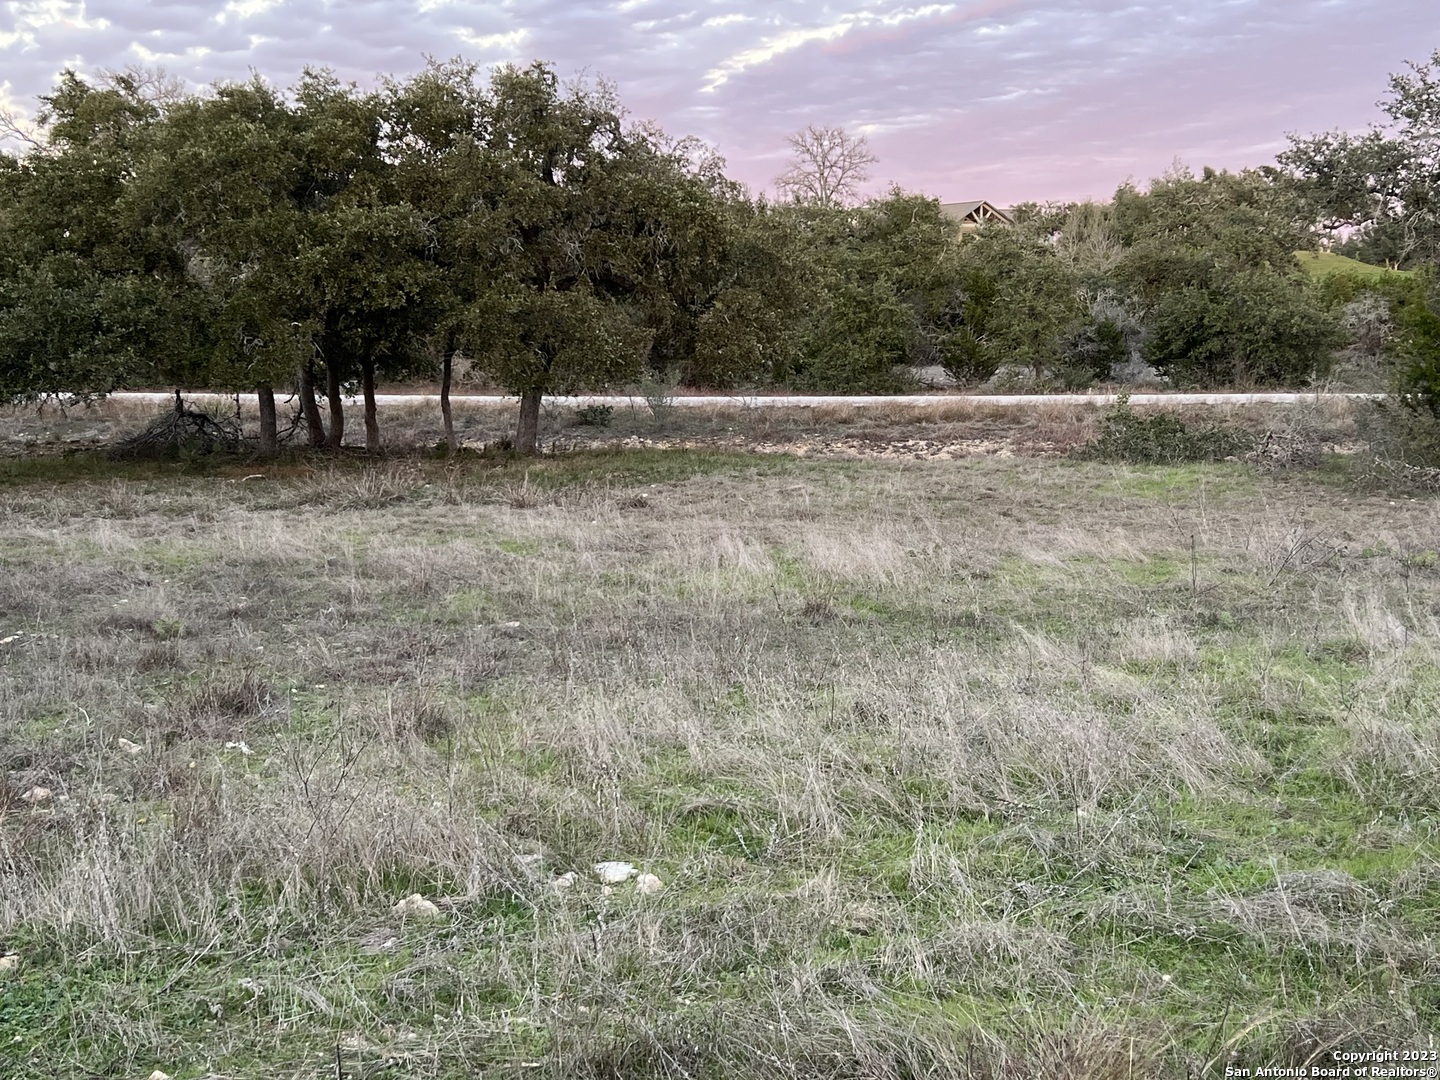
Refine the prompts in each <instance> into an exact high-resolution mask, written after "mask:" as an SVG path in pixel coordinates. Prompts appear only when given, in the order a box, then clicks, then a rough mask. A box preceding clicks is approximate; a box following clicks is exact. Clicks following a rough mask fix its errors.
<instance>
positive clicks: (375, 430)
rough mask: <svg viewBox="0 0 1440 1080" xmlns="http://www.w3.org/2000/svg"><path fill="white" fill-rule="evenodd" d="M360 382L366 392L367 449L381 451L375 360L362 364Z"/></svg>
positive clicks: (373, 451) (374, 451) (373, 452)
mask: <svg viewBox="0 0 1440 1080" xmlns="http://www.w3.org/2000/svg"><path fill="white" fill-rule="evenodd" d="M360 384H361V387H362V389H363V390H364V393H365V449H366V450H367V451H369V452H370V453H372V454H378V453H379V452H380V421H379V420H378V419H377V418H376V416H375V361H374V360H364V361H362V362H361V364H360Z"/></svg>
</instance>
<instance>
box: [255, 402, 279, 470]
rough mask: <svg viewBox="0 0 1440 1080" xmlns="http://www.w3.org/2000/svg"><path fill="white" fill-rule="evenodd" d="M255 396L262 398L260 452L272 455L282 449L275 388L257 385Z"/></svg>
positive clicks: (262, 454) (264, 455) (264, 454)
mask: <svg viewBox="0 0 1440 1080" xmlns="http://www.w3.org/2000/svg"><path fill="white" fill-rule="evenodd" d="M255 396H256V397H257V398H258V399H259V400H260V454H261V456H262V457H270V456H271V455H273V454H274V453H275V452H276V451H277V450H279V449H280V437H279V434H278V425H277V424H276V423H275V388H274V387H272V386H261V387H257V388H256V390H255Z"/></svg>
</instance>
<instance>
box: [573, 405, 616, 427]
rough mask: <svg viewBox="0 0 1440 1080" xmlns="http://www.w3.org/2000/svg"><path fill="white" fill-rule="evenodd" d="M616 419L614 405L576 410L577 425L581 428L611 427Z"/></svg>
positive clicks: (583, 407)
mask: <svg viewBox="0 0 1440 1080" xmlns="http://www.w3.org/2000/svg"><path fill="white" fill-rule="evenodd" d="M614 418H615V407H614V406H613V405H585V406H582V407H581V408H578V409H576V410H575V423H577V424H579V425H580V426H581V427H609V426H610V421H611V420H613V419H614Z"/></svg>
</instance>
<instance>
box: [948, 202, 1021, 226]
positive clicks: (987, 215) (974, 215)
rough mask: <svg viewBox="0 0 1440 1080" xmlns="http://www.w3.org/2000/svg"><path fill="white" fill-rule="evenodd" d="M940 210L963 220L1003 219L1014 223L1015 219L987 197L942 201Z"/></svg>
mask: <svg viewBox="0 0 1440 1080" xmlns="http://www.w3.org/2000/svg"><path fill="white" fill-rule="evenodd" d="M940 212H941V213H942V214H944V215H945V216H946V217H950V218H954V219H955V220H956V221H961V222H973V223H975V224H979V223H980V222H982V221H1003V222H1005V223H1006V224H1007V225H1013V224H1014V219H1013V218H1011V216H1010V215H1009V214H1008V213H1006V212H1005V211H1004V210H1001V209H1000V208H999V207H998V206H995V205H994V204H993V203H990V202H988V201H986V200H985V199H970V200H968V201H966V202H952V203H941V204H940Z"/></svg>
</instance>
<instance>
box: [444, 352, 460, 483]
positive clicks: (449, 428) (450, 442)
mask: <svg viewBox="0 0 1440 1080" xmlns="http://www.w3.org/2000/svg"><path fill="white" fill-rule="evenodd" d="M443 350H444V355H442V356H441V357H440V416H441V418H442V419H443V420H444V421H445V445H446V447H448V448H449V450H450V456H451V457H454V456H455V451H456V450H457V449H458V447H457V446H456V445H455V417H454V416H453V415H451V413H450V380H451V378H452V377H453V375H454V371H455V350H454V349H452V348H451V347H450V343H449V342H446V343H445V345H444V346H443Z"/></svg>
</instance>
